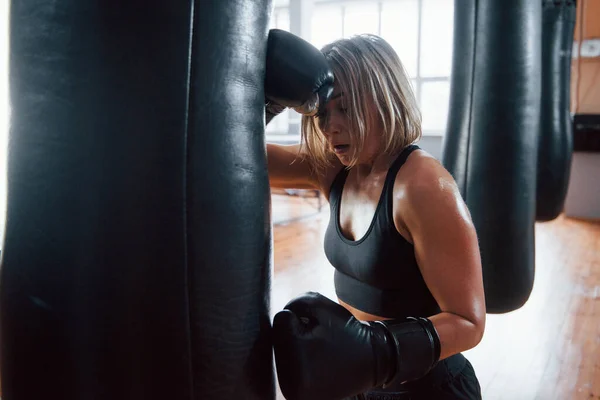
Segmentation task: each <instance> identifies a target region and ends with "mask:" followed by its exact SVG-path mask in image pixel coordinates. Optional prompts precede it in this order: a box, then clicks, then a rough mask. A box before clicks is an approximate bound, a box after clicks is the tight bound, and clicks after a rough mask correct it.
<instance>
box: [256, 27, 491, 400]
mask: <svg viewBox="0 0 600 400" xmlns="http://www.w3.org/2000/svg"><path fill="white" fill-rule="evenodd" d="M321 52H322V54H323V55H324V56H325V59H326V60H327V62H328V65H329V66H330V67H331V69H332V71H333V76H334V77H335V83H334V86H333V94H332V95H331V97H330V98H329V99H328V102H327V103H326V105H325V106H324V107H322V108H321V109H320V110H319V112H318V114H317V115H315V116H306V115H305V116H303V117H302V142H301V144H300V145H297V146H280V145H276V144H268V145H267V151H268V166H269V178H270V182H271V185H272V186H273V187H278V188H306V189H309V188H310V189H315V188H316V189H319V190H320V191H321V192H322V193H323V194H324V196H325V197H326V198H327V199H328V200H329V203H330V210H331V217H330V222H329V226H328V228H327V232H326V236H325V254H326V256H327V257H328V259H329V261H330V262H331V264H332V265H333V266H334V268H335V269H336V271H335V286H336V293H337V296H338V302H339V304H340V305H341V306H343V307H344V308H345V310H348V312H349V313H350V314H351V315H352V317H353V319H356V320H358V321H362V322H364V323H363V324H362V325H360V326H358V327H355V328H352V329H358V330H360V331H361V333H360V335H363V329H366V328H365V327H366V326H371V327H376V326H378V325H377V324H376V323H374V321H383V322H385V321H390V324H387V325H388V326H387V328H389V326H392V327H393V326H394V325H393V324H392V323H391V322H392V321H404V320H405V319H406V318H415V317H416V318H421V321H425V322H426V323H427V324H430V325H428V326H429V327H430V328H428V329H425V332H427V334H428V335H429V337H431V336H432V335H433V336H437V337H436V338H435V343H437V345H436V346H437V347H436V348H437V353H438V354H437V355H436V356H437V357H436V360H434V361H433V362H431V363H430V365H428V366H427V368H425V369H423V370H422V371H421V372H418V371H413V372H414V373H415V374H416V375H414V376H413V377H412V378H410V379H409V378H404V379H401V378H394V380H392V381H391V382H390V381H389V380H388V379H387V378H388V377H389V376H387V375H386V379H384V378H381V373H380V374H379V376H380V377H379V378H376V379H374V380H373V383H372V385H371V383H370V382H371V381H369V380H367V381H366V382H368V387H369V389H368V390H366V391H365V392H364V393H362V394H356V395H355V397H351V398H353V399H361V398H385V399H408V398H410V399H479V398H481V393H480V387H479V383H478V381H477V378H476V376H475V372H474V371H473V368H472V366H471V364H470V363H469V362H468V361H467V360H466V359H465V358H464V357H463V356H462V355H461V354H460V353H461V352H463V351H466V350H468V349H471V348H473V347H474V346H476V345H477V344H478V343H479V342H480V340H481V338H482V336H483V332H484V326H485V313H486V311H485V300H484V291H483V281H482V267H481V260H480V254H479V248H478V242H477V236H476V232H475V229H474V227H473V223H472V221H471V218H470V214H469V211H468V209H467V207H466V205H465V203H464V202H463V200H462V198H461V195H460V193H459V191H458V189H457V186H456V184H455V182H454V180H453V178H452V176H451V175H450V174H449V173H448V171H446V170H445V169H444V167H443V166H442V165H441V164H440V163H439V162H438V161H437V160H436V159H434V158H433V157H432V156H430V155H429V154H427V153H426V152H425V151H423V150H421V149H420V148H419V147H418V146H416V145H415V142H417V141H418V139H419V138H420V136H421V117H420V112H419V110H418V107H417V104H416V100H415V97H414V95H413V92H412V89H411V86H410V81H409V79H408V77H407V75H406V73H405V71H404V69H403V67H402V64H401V62H400V60H399V58H398V56H397V54H396V53H395V52H394V50H393V49H392V47H391V46H390V45H389V44H388V43H387V42H386V41H385V40H383V39H382V38H380V37H378V36H375V35H360V36H355V37H353V38H350V39H342V40H338V41H335V42H333V43H331V44H329V45H327V46H325V47H324V48H323V49H322V50H321ZM310 296H311V295H308V297H306V296H305V297H304V298H303V299H301V302H302V304H303V305H302V306H298V305H297V303H296V300H295V301H293V302H291V303H290V304H291V305H290V306H289V307H286V310H285V311H286V312H287V311H290V310H291V312H290V314H293V313H296V314H297V315H296V317H297V318H300V320H302V321H305V320H306V318H304V319H303V318H302V317H299V315H300V313H302V311H301V309H304V310H305V311H306V310H310V311H308V312H309V313H310V315H311V316H315V318H316V319H319V318H321V319H323V318H324V317H323V316H322V315H324V314H318V313H316V312H314V309H315V308H316V307H321V306H322V307H323V309H327V310H328V311H327V312H330V313H332V314H336V313H338V311H337V310H336V309H335V307H338V306H337V305H335V306H333V305H331V304H328V303H327V300H326V299H323V298H321V297H314V294H313V295H312V296H313V297H310ZM307 304H308V305H307ZM315 304H318V305H317V306H315ZM298 310H300V311H298ZM345 310H344V312H345ZM317 314H318V315H317ZM307 315H308V314H307ZM319 315H320V316H319ZM282 317H283V316H282ZM289 318H291V319H293V318H294V317H293V316H290V317H289ZM297 318H296V319H297ZM326 318H328V322H327V324H324V323H322V321H320V322H319V323H320V325H321V326H330V325H335V322H334V323H331V322H330V320H329V317H326ZM335 318H337V317H333V319H335ZM344 318H349V317H345V316H344V317H342V319H343V320H344V321H349V320H350V319H347V320H346V319H344ZM281 321H283V318H281V319H280V322H278V321H277V317H276V321H275V323H274V326H275V328H276V348H275V350H276V359H277V362H278V373H279V374H280V383H281V382H282V381H285V382H286V386H287V387H286V388H285V389H286V390H287V393H286V390H284V394H285V395H286V397H288V396H289V397H288V398H302V396H301V395H298V397H295V396H296V394H297V393H299V392H301V391H302V390H304V389H306V388H305V386H306V385H313V384H314V382H316V381H317V380H318V379H320V378H318V376H325V374H328V373H330V372H329V371H331V370H336V369H338V370H341V369H344V368H346V366H347V364H348V363H349V361H345V363H344V364H338V365H337V367H335V368H331V366H329V367H327V368H324V370H323V371H320V372H319V371H316V370H318V369H319V368H320V367H319V366H320V365H322V364H323V363H324V362H329V360H331V359H335V358H338V354H343V353H344V352H343V351H338V353H335V355H333V356H332V355H329V356H327V357H325V356H324V355H322V353H323V348H321V347H319V350H318V351H315V352H317V353H321V356H322V359H321V360H318V362H314V363H312V364H310V366H308V365H309V364H303V366H302V367H301V368H303V370H302V371H298V370H295V371H294V372H290V371H291V370H290V368H293V367H288V366H287V365H292V364H293V363H296V364H298V365H300V364H301V363H304V362H305V359H306V358H307V357H308V356H307V355H306V354H310V352H311V351H313V349H315V348H316V347H315V346H316V345H315V343H317V341H314V342H311V343H312V344H310V345H307V343H308V342H307V340H304V339H306V338H305V336H303V335H304V334H305V331H302V333H298V328H297V327H296V328H293V329H296V331H295V333H294V334H293V335H296V336H294V337H293V340H292V339H290V338H289V337H287V336H286V335H288V334H289V332H290V331H292V330H293V329H292V328H291V327H290V326H291V325H293V324H297V323H296V322H294V321H292V320H290V322H286V323H287V324H288V325H286V323H281ZM305 322H306V321H305ZM365 323H366V324H365ZM342 325H343V327H342ZM348 325H349V323H346V322H344V323H340V327H339V329H338V328H336V329H338V330H337V331H336V333H335V334H331V335H329V336H328V337H329V338H331V342H330V343H328V346H329V347H336V346H338V345H339V342H340V341H343V340H344V339H340V337H341V336H342V333H341V332H342V329H344V330H348V329H349V328H348ZM282 326H285V328H281V327H282ZM307 326H308V325H307ZM306 329H309V328H306ZM390 329H392V330H393V329H395V328H389V329H388V330H386V331H385V332H388V333H389V332H390ZM377 332H378V331H374V330H371V331H368V332H367V335H368V336H369V337H372V336H374V335H375V336H377ZM388 333H383V334H382V335H384V336H382V337H383V338H384V339H382V340H384V342H385V340H392V339H390V338H393V337H392V336H390V335H389V334H388ZM317 334H319V335H320V333H317ZM344 334H346V333H345V332H344ZM289 335H292V334H289ZM293 335H292V336H293ZM352 335H353V336H352V337H353V340H355V338H356V337H357V336H360V335H359V334H357V333H356V330H355V331H353V334H352ZM386 335H387V336H386ZM284 336H286V337H287V339H283V337H284ZM298 336H302V339H303V340H299V339H298ZM405 336H406V334H405ZM398 337H399V336H398ZM386 338H387V339H386ZM394 340H396V343H397V344H398V343H399V345H400V347H403V348H404V350H402V351H403V352H405V353H406V352H407V351H408V350H406V349H407V348H409V347H412V346H408V345H405V346H402V341H400V342H398V340H397V337H396V339H394ZM402 340H403V339H402ZM407 340H408V339H407ZM321 342H323V337H319V341H318V343H321ZM353 343H356V342H353ZM369 343H371V344H372V343H374V342H369ZM407 343H409V342H407ZM432 343H434V342H433V341H432ZM435 343H434V344H435ZM434 344H432V346H434ZM302 346H304V347H303V349H302V350H298V351H295V352H294V351H291V350H290V348H292V347H302ZM319 346H320V344H319ZM358 346H359V345H357V344H352V345H351V347H358ZM373 346H375V345H373ZM432 348H433V347H432ZM398 351H401V350H398ZM328 354H329V353H328ZM383 354H387V353H385V352H384V353H383ZM398 354H399V355H398V359H400V358H403V357H404V353H398ZM321 356H319V355H317V354H315V355H314V357H321ZM339 357H342V356H341V355H340V356H339ZM356 357H358V356H356ZM356 357H352V358H351V359H355V358H356ZM365 357H367V356H365ZM385 357H387V356H385ZM385 357H383V358H385ZM390 357H391V356H390ZM415 357H416V356H415ZM421 357H423V356H421ZM409 358H410V357H409V356H407V359H409ZM415 360H418V359H417V358H415ZM386 362H388V361H381V357H379V358H378V359H376V360H375V361H374V362H373V368H375V369H376V370H379V371H381V370H384V369H385V371H396V370H398V369H399V368H403V367H396V366H395V367H394V368H392V369H389V368H388V367H387V366H386V365H384V364H385V363H386ZM389 362H390V363H391V362H392V361H389ZM394 362H399V361H398V360H396V361H394ZM411 363H412V364H417V363H418V362H417V361H415V362H411ZM411 363H408V362H407V363H406V364H407V365H408V364H411ZM406 368H411V367H410V366H407V367H406ZM415 368H416V367H415ZM307 369H308V370H310V371H315V372H314V375H313V376H312V377H310V378H307V379H306V380H305V381H303V383H298V380H299V379H301V378H298V376H299V375H302V376H304V375H305V374H306V373H307V371H306V370H307ZM311 373H312V372H311ZM360 373H361V372H356V374H360ZM394 373H395V372H394ZM319 374H321V375H319ZM346 374H347V375H348V374H350V375H351V374H352V373H351V372H348V373H346ZM386 374H388V372H386ZM389 374H392V372H389ZM376 375H377V374H376ZM328 376H329V375H328ZM370 376H371V375H369V377H370ZM390 376H391V375H390ZM406 376H407V377H408V376H411V374H410V373H408V375H406ZM339 378H341V379H338V378H337V376H336V375H331V376H330V378H328V380H329V382H326V383H325V386H324V387H325V389H321V390H322V391H328V390H329V387H330V386H331V385H338V383H337V382H335V381H338V380H342V381H343V380H344V378H347V379H348V380H356V379H357V378H356V377H355V376H346V377H339ZM369 379H370V378H369ZM288 381H289V382H290V383H287V382H288ZM292 381H293V382H292ZM344 384H346V383H339V385H344ZM364 385H367V383H364V384H363V386H364ZM303 386H304V388H303ZM357 387H359V386H357ZM361 387H362V386H361ZM282 389H284V386H283V385H282ZM307 390H308V389H307ZM343 392H344V391H343V390H338V391H335V390H332V391H331V392H330V393H343ZM386 395H387V397H382V396H386ZM331 396H333V394H331ZM377 396H379V397H377ZM323 398H325V397H323Z"/></svg>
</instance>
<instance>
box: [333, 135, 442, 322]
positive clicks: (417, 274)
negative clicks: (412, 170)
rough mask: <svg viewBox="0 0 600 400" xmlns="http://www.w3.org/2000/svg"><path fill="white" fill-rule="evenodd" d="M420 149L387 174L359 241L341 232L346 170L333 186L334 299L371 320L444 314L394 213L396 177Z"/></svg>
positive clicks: (404, 155)
mask: <svg viewBox="0 0 600 400" xmlns="http://www.w3.org/2000/svg"><path fill="white" fill-rule="evenodd" d="M418 148H419V147H418V146H416V145H411V146H408V147H407V148H406V149H404V150H403V151H402V153H400V155H399V156H398V158H397V159H396V160H395V161H394V163H393V164H392V166H391V167H390V169H389V170H388V173H387V176H386V179H385V183H384V186H383V190H382V192H381V197H380V199H379V203H378V204H377V209H376V211H375V215H374V216H373V219H372V221H371V225H370V226H369V228H368V230H367V232H366V233H365V235H364V236H363V237H362V238H360V239H358V240H350V239H348V238H346V237H345V236H344V234H343V233H342V230H341V228H340V219H339V213H340V203H341V199H342V192H343V189H344V183H345V182H346V178H347V176H348V170H346V169H343V170H342V171H340V172H339V173H338V175H337V176H336V177H335V179H334V181H333V183H332V185H331V189H330V193H329V203H330V211H331V216H330V220H329V226H328V227H327V231H326V233H325V255H326V256H327V258H328V259H329V262H330V263H331V264H332V265H333V267H334V268H335V270H336V271H335V279H334V280H335V289H336V294H337V296H338V298H339V299H340V300H342V301H343V302H345V303H347V304H349V305H351V306H352V307H355V308H357V309H359V310H361V311H363V312H367V313H369V314H374V315H378V316H381V317H386V318H402V317H407V316H414V317H417V316H423V317H429V316H431V315H433V314H437V313H439V311H440V309H439V306H438V304H437V302H436V301H435V299H434V298H433V296H432V294H431V292H430V291H429V289H428V288H427V285H426V284H425V281H424V280H423V276H422V275H421V271H420V269H419V266H418V265H417V261H416V259H415V253H414V247H413V245H412V244H410V243H409V242H408V241H406V239H404V237H402V235H400V233H398V230H397V229H396V227H395V225H394V218H393V212H392V211H393V203H392V198H393V196H392V194H393V187H394V181H395V179H396V175H397V173H398V171H399V170H400V168H401V167H402V165H403V164H404V163H405V161H406V159H407V158H408V156H409V155H410V153H412V152H413V151H414V150H416V149H418Z"/></svg>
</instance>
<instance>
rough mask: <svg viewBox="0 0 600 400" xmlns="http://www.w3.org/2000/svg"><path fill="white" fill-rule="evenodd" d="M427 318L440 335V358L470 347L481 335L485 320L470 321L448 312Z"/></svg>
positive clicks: (477, 341)
mask: <svg viewBox="0 0 600 400" xmlns="http://www.w3.org/2000/svg"><path fill="white" fill-rule="evenodd" d="M429 319H430V320H431V322H432V323H433V326H434V327H435V329H436V331H437V333H438V335H439V337H440V360H443V359H445V358H448V357H450V356H452V355H454V354H458V353H461V352H463V351H466V350H469V349H472V348H473V347H475V346H477V344H478V343H479V342H480V341H481V339H482V337H483V332H484V328H485V320H484V321H471V320H469V319H468V318H465V317H462V316H460V315H456V314H452V313H449V312H442V313H440V314H437V315H434V316H431V317H430V318H429Z"/></svg>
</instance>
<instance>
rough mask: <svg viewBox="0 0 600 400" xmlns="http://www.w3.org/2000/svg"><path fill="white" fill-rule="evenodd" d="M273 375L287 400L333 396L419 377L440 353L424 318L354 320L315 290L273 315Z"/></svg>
mask: <svg viewBox="0 0 600 400" xmlns="http://www.w3.org/2000/svg"><path fill="white" fill-rule="evenodd" d="M273 337H274V350H275V361H276V365H277V376H278V380H279V385H280V387H281V391H282V393H283V395H284V396H285V398H286V399H288V400H309V399H310V400H320V399H323V400H336V399H343V398H345V397H350V396H355V395H357V394H359V393H363V392H366V391H368V390H369V389H372V388H375V387H385V386H386V385H387V384H389V383H391V382H407V381H410V380H414V379H417V378H420V377H422V376H424V375H425V374H426V373H427V372H429V371H430V370H431V368H433V367H434V366H435V365H436V364H437V362H438V361H439V357H440V341H439V337H438V335H437V332H436V331H435V328H434V327H433V324H432V323H431V321H429V320H428V319H426V318H407V319H403V320H392V321H377V322H370V323H365V322H361V321H359V320H357V319H356V318H354V316H352V314H351V313H350V312H349V311H348V310H346V309H345V308H344V307H342V306H341V305H339V304H337V303H335V302H333V301H331V300H329V299H327V298H326V297H324V296H322V295H320V294H318V293H307V294H304V295H302V296H300V297H298V298H296V299H294V300H292V301H291V302H289V303H288V304H287V305H286V306H285V308H284V310H283V311H280V312H279V313H277V314H276V315H275V319H274V321H273Z"/></svg>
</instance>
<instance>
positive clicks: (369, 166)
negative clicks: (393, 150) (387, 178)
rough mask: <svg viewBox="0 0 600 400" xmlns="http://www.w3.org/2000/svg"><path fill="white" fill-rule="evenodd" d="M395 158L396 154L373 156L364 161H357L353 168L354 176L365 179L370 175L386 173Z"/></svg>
mask: <svg viewBox="0 0 600 400" xmlns="http://www.w3.org/2000/svg"><path fill="white" fill-rule="evenodd" d="M397 156H398V155H397V154H385V153H384V154H378V155H376V156H373V157H371V158H370V159H366V160H365V161H359V162H358V164H356V166H355V167H354V168H355V169H356V175H357V177H358V178H366V177H368V176H369V175H371V174H379V173H381V172H384V171H387V170H388V169H389V168H390V166H391V165H392V163H393V162H394V160H395V159H396V157H397Z"/></svg>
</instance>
